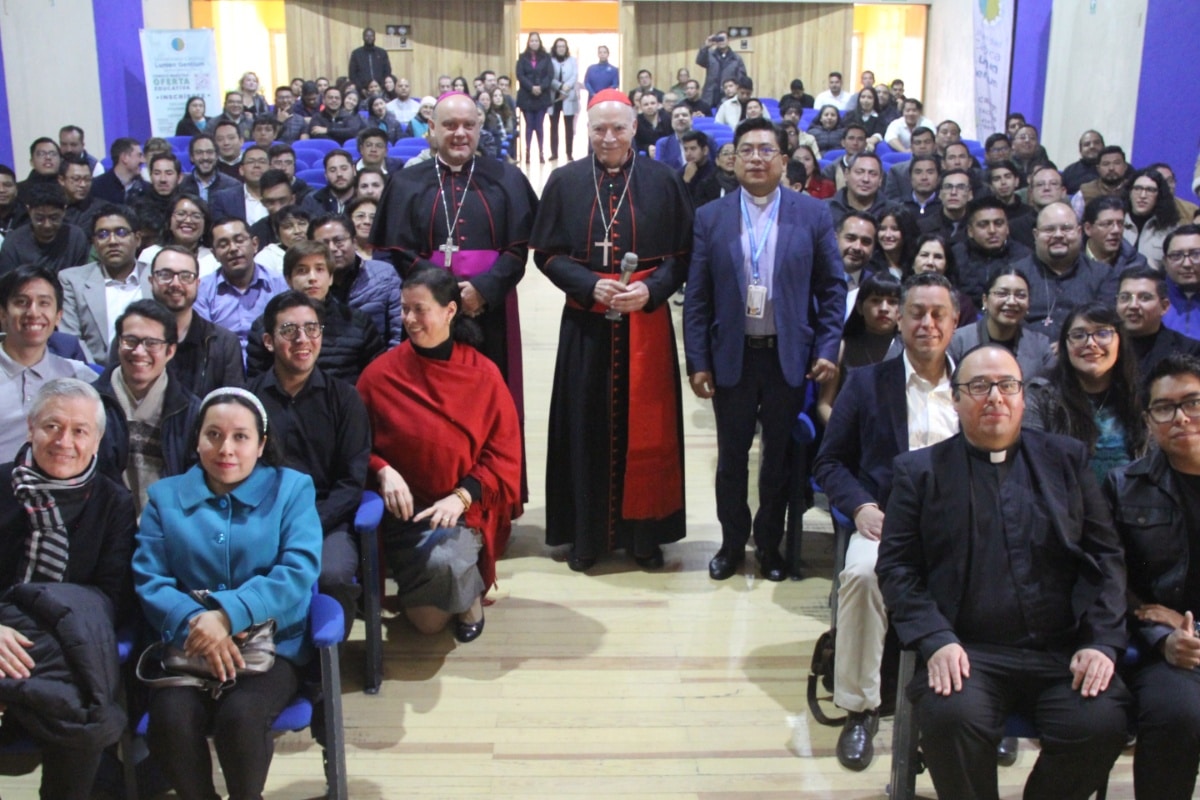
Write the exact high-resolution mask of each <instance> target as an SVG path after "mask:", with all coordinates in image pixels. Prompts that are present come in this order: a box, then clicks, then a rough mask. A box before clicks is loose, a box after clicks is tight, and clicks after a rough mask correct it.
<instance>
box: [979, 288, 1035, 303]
mask: <svg viewBox="0 0 1200 800" xmlns="http://www.w3.org/2000/svg"><path fill="white" fill-rule="evenodd" d="M988 294H990V295H991V296H992V297H994V298H996V299H997V300H1008V299H1009V298H1012V299H1013V300H1018V301H1020V302H1022V303H1024V302H1025V301H1026V300H1028V299H1029V292H1026V291H1023V290H1021V289H1017V290H1016V291H1013V290H1012V289H992V290H991V291H990V292H988Z"/></svg>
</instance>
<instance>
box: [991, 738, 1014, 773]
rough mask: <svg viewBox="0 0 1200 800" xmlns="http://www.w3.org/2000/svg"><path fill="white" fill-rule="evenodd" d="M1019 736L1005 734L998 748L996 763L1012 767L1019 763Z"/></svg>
mask: <svg viewBox="0 0 1200 800" xmlns="http://www.w3.org/2000/svg"><path fill="white" fill-rule="evenodd" d="M1017 747H1018V743H1017V737H1015V736H1005V737H1004V738H1003V739H1001V740H1000V745H999V746H998V747H997V748H996V763H997V764H999V765H1000V766H1002V767H1011V766H1012V765H1013V764H1015V763H1017Z"/></svg>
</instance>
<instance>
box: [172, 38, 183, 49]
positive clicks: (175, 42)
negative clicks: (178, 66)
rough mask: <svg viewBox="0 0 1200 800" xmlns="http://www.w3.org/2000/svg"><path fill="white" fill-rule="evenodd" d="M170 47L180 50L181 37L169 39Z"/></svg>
mask: <svg viewBox="0 0 1200 800" xmlns="http://www.w3.org/2000/svg"><path fill="white" fill-rule="evenodd" d="M171 49H173V50H182V49H183V39H179V38H175V39H172V40H171Z"/></svg>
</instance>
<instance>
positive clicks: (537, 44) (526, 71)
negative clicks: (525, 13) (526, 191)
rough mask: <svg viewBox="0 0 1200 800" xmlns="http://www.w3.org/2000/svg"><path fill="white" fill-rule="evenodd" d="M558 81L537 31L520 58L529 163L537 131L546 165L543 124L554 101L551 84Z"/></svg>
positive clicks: (519, 104) (519, 95)
mask: <svg viewBox="0 0 1200 800" xmlns="http://www.w3.org/2000/svg"><path fill="white" fill-rule="evenodd" d="M553 81H554V67H553V65H551V63H550V54H549V53H547V52H546V48H544V47H542V37H541V35H539V34H538V33H536V32H534V33H531V34H529V38H528V39H526V40H525V52H523V53H521V57H520V58H518V59H517V83H518V84H519V88H518V89H517V108H519V109H520V110H521V114H523V115H524V117H525V163H526V164H528V163H529V156H530V145H531V144H532V142H533V135H534V134H535V133H536V134H537V142H538V163H540V164H545V163H546V156H545V154H544V153H543V152H542V123H543V122H544V121H545V119H546V111H547V110H548V109H549V108H550V106H552V105H553V104H554V97H553V95H552V93H551V91H550V84H551V83H552V82H553Z"/></svg>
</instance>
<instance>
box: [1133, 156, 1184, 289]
mask: <svg viewBox="0 0 1200 800" xmlns="http://www.w3.org/2000/svg"><path fill="white" fill-rule="evenodd" d="M1123 199H1124V201H1125V241H1127V242H1129V243H1130V244H1131V245H1133V246H1134V247H1136V248H1137V250H1138V252H1139V253H1141V254H1142V255H1143V256H1145V257H1146V261H1148V262H1149V263H1150V266H1152V267H1154V268H1155V269H1156V270H1158V271H1160V272H1161V271H1162V268H1163V242H1164V241H1166V238H1167V234H1169V233H1170V232H1171V231H1173V230H1175V229H1176V228H1177V227H1179V206H1177V205H1176V204H1175V195H1174V193H1173V192H1172V191H1171V187H1170V185H1169V184H1168V183H1167V181H1166V179H1164V178H1163V176H1162V175H1159V174H1158V172H1157V171H1156V170H1152V169H1139V170H1138V171H1137V172H1135V173H1133V177H1132V178H1130V179H1129V180H1128V181H1127V182H1126V183H1125V192H1124V195H1123Z"/></svg>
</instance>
